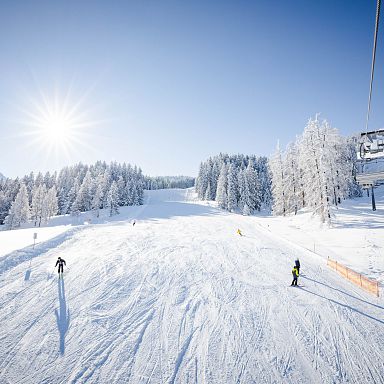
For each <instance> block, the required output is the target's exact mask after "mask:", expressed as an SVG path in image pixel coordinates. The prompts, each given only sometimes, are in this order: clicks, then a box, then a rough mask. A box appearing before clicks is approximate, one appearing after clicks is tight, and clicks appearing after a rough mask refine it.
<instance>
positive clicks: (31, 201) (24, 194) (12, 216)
mask: <svg viewBox="0 0 384 384" xmlns="http://www.w3.org/2000/svg"><path fill="white" fill-rule="evenodd" d="M144 187H145V178H144V176H143V174H142V171H141V169H140V168H138V167H136V166H131V165H130V164H126V163H123V164H118V163H116V162H112V163H110V164H109V165H108V164H107V163H106V162H101V161H98V162H96V163H95V164H93V165H90V166H88V165H84V164H82V163H79V164H76V165H74V166H70V167H65V168H63V169H62V170H61V171H60V172H59V173H57V172H55V173H53V174H50V173H49V172H47V173H46V174H45V175H43V174H42V173H40V172H39V173H38V174H37V175H36V176H35V175H34V173H33V172H31V173H30V174H29V175H27V176H24V177H23V178H21V179H19V178H16V179H14V180H12V179H9V178H2V179H0V224H5V225H6V226H7V227H8V228H10V229H12V228H16V227H19V226H20V225H21V224H22V223H25V222H28V221H30V220H32V221H33V223H34V225H35V226H40V225H41V224H42V223H45V222H47V221H48V220H49V218H50V217H52V216H55V215H57V214H60V215H65V214H71V215H73V216H77V215H79V214H80V212H85V211H93V213H94V214H95V216H96V217H98V216H99V214H100V210H101V209H105V208H107V209H108V210H109V214H110V215H111V216H112V215H114V214H116V213H118V211H119V209H118V208H119V207H120V206H129V205H141V204H143V196H144Z"/></svg>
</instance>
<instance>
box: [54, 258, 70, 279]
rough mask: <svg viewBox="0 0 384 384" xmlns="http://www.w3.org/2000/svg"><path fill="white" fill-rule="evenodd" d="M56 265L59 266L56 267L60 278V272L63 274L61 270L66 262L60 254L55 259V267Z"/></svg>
mask: <svg viewBox="0 0 384 384" xmlns="http://www.w3.org/2000/svg"><path fill="white" fill-rule="evenodd" d="M57 265H58V266H59V269H58V271H57V272H58V273H59V279H60V273H61V276H63V272H64V265H65V266H66V265H67V264H66V262H65V260H64V259H62V258H61V257H60V256H59V258H58V259H57V261H56V264H55V267H57Z"/></svg>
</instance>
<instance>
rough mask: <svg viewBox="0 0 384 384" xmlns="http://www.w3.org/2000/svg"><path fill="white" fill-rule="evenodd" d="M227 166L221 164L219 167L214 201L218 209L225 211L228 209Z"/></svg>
mask: <svg viewBox="0 0 384 384" xmlns="http://www.w3.org/2000/svg"><path fill="white" fill-rule="evenodd" d="M227 188H228V166H227V164H225V163H223V164H222V166H221V170H220V174H219V180H218V182H217V190H216V201H217V204H218V206H219V207H220V208H222V209H227V207H228V195H227Z"/></svg>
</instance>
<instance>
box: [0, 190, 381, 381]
mask: <svg viewBox="0 0 384 384" xmlns="http://www.w3.org/2000/svg"><path fill="white" fill-rule="evenodd" d="M380 193H381V192H380ZM380 193H379V192H378V194H377V199H378V201H377V203H378V210H377V211H376V212H372V211H370V206H369V204H370V201H369V200H368V199H367V198H362V199H356V200H354V201H349V202H344V203H343V204H342V206H341V207H340V208H339V210H338V212H337V213H336V219H335V224H334V226H333V227H332V228H326V227H322V226H321V225H320V224H319V223H318V222H316V221H315V220H314V219H313V218H310V214H308V213H301V214H299V215H298V216H296V217H293V216H290V217H287V218H274V217H261V216H253V217H247V216H241V215H237V214H232V213H228V212H224V211H220V210H218V209H216V208H215V207H214V206H212V205H209V204H203V203H200V202H198V201H195V200H194V195H193V192H192V190H160V191H151V192H150V193H149V194H148V195H147V200H146V204H145V205H144V206H142V207H126V208H122V209H121V213H120V215H117V216H115V217H113V219H112V220H110V219H109V218H108V217H107V216H106V213H104V215H105V216H103V217H102V218H100V219H98V220H96V219H94V218H92V217H91V216H89V215H88V216H86V215H82V216H81V217H80V218H79V219H78V220H77V221H78V224H79V225H75V224H76V223H70V221H71V220H72V219H71V218H70V217H66V218H58V219H57V220H56V221H57V224H58V225H59V226H57V227H55V226H54V224H55V221H52V222H51V225H53V226H51V227H46V228H41V229H39V230H38V233H39V234H38V239H39V243H38V244H37V245H36V246H35V248H34V249H33V248H32V246H31V244H33V238H32V233H33V232H34V231H35V229H34V228H32V229H31V228H28V229H20V230H17V231H4V232H0V255H1V256H0V383H220V384H222V383H295V384H296V383H346V382H349V383H383V382H384V350H383V345H384V300H383V298H382V296H381V297H379V298H376V297H374V296H371V295H370V294H368V293H366V292H364V291H361V290H360V289H359V288H358V287H356V286H354V285H352V284H351V283H349V282H348V281H345V280H343V279H342V278H341V277H340V276H339V275H338V274H336V273H335V272H334V271H332V270H330V269H329V268H328V267H327V266H326V262H325V259H326V257H327V256H331V257H332V258H336V259H339V260H340V261H343V262H345V263H347V264H348V265H349V266H350V267H351V268H353V269H355V270H357V271H358V272H363V273H367V274H369V275H370V276H371V277H377V278H379V279H381V281H383V279H382V276H383V272H384V266H383V252H382V251H383V247H384V244H383V238H384V236H383V226H384V215H383V212H384V204H383V198H382V197H383V194H382V193H381V195H380ZM132 220H135V221H136V224H135V226H133V225H132ZM64 221H66V222H64ZM84 222H87V223H89V225H83V224H84ZM70 224H73V225H70ZM237 228H240V229H241V230H242V232H243V234H244V237H240V236H239V235H237V234H236V230H237ZM36 232H37V231H36ZM15 234H18V235H15ZM15 236H19V238H20V242H15ZM313 246H315V251H316V252H318V253H319V254H316V253H313V252H312V251H313ZM306 248H308V249H306ZM58 256H61V257H62V258H64V259H65V260H66V262H67V268H66V269H65V272H64V276H65V277H64V280H58V279H57V276H56V272H53V269H54V265H55V262H56V259H57V257H58ZM296 256H298V257H299V258H300V260H301V264H302V272H303V274H304V275H303V276H302V277H300V278H299V284H302V287H301V288H292V287H289V284H290V282H291V280H292V276H291V269H292V265H293V261H294V259H295V258H296Z"/></svg>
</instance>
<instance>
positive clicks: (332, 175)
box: [195, 116, 362, 222]
mask: <svg viewBox="0 0 384 384" xmlns="http://www.w3.org/2000/svg"><path fill="white" fill-rule="evenodd" d="M355 167H356V149H355V144H354V142H353V140H352V138H346V137H343V136H341V135H340V134H339V133H338V131H337V129H335V128H332V127H331V126H330V124H329V123H328V122H327V121H326V120H319V118H318V117H317V116H316V117H315V118H314V119H310V120H309V121H308V124H307V125H306V127H305V129H304V132H303V133H302V135H301V136H298V137H297V138H296V141H295V142H294V143H291V144H289V145H288V146H287V148H286V150H285V151H282V150H281V149H280V148H279V147H278V148H277V149H276V152H275V153H274V154H273V155H272V156H271V158H270V159H267V158H266V157H259V158H258V157H256V156H244V155H235V156H228V155H225V154H220V155H219V156H215V157H213V158H209V159H208V160H207V161H205V162H202V163H201V165H200V170H199V174H198V177H197V179H196V185H195V187H196V192H197V194H198V196H199V198H200V199H202V200H215V201H216V202H217V203H218V206H219V207H220V208H223V209H226V210H228V211H232V212H233V211H239V212H241V213H243V214H245V215H249V214H252V213H253V212H255V211H259V210H260V209H261V207H262V206H264V207H266V208H271V209H272V212H273V214H274V215H286V214H289V213H294V214H296V213H297V212H298V210H300V209H302V208H308V209H310V210H312V211H313V212H314V214H316V215H319V216H320V217H321V219H322V221H324V222H329V221H330V219H331V216H332V214H331V209H330V207H331V206H332V205H334V206H337V205H338V204H340V203H341V202H342V200H344V199H347V198H351V197H356V196H361V195H362V190H361V188H360V187H359V185H358V184H357V183H356V181H355V177H354V170H355Z"/></svg>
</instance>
